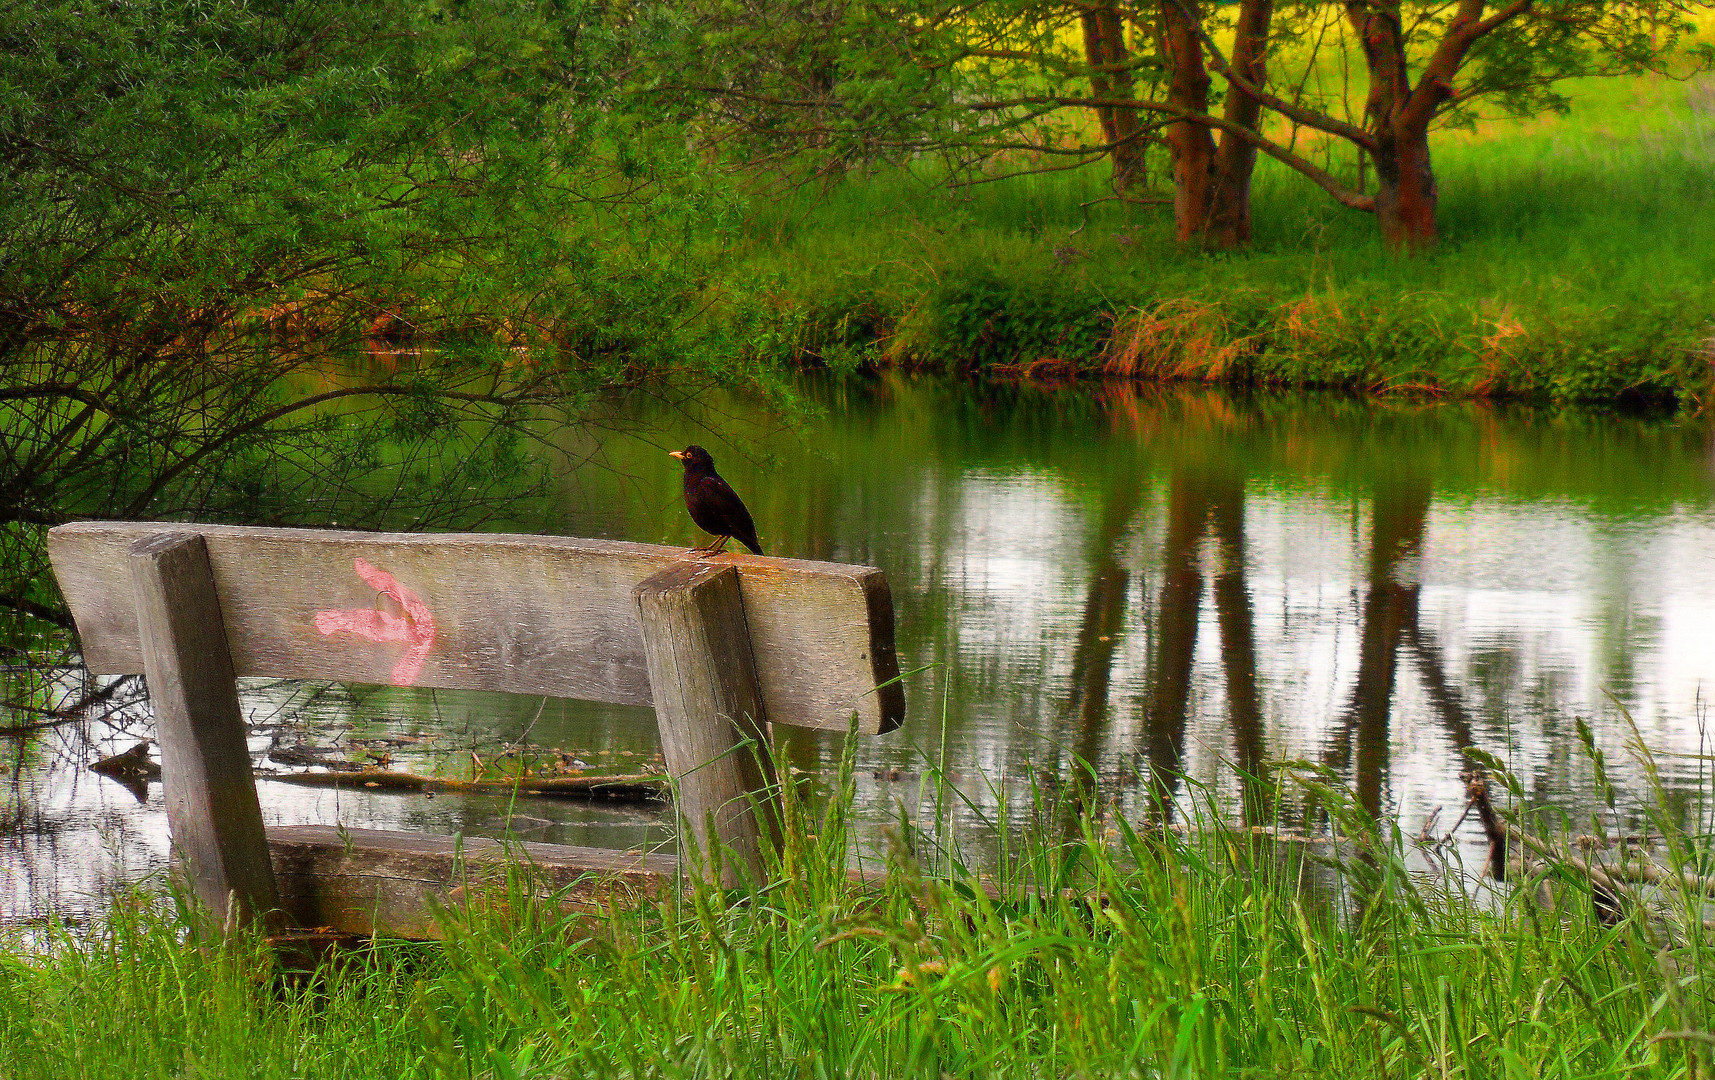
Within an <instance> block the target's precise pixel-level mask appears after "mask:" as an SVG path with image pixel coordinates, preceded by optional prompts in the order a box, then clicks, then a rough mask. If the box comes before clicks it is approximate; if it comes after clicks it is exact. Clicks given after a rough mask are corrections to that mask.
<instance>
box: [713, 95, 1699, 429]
mask: <svg viewBox="0 0 1715 1080" xmlns="http://www.w3.org/2000/svg"><path fill="white" fill-rule="evenodd" d="M1568 92H1569V96H1570V98H1571V99H1572V106H1571V110H1570V112H1569V113H1567V114H1566V115H1547V116H1542V117H1538V118H1535V119H1532V120H1529V121H1504V120H1502V121H1493V122H1484V123H1480V124H1479V125H1478V126H1477V127H1476V128H1475V129H1473V130H1468V131H1466V130H1459V131H1448V132H1444V133H1442V134H1441V135H1439V136H1437V138H1436V141H1435V143H1434V148H1435V154H1436V159H1435V164H1436V170H1437V176H1438V180H1439V184H1440V192H1441V220H1442V224H1443V230H1444V239H1443V241H1442V243H1441V245H1440V247H1439V248H1438V250H1436V251H1434V252H1432V253H1429V254H1425V255H1418V256H1415V257H1399V256H1396V255H1393V254H1390V253H1389V252H1387V251H1386V250H1384V248H1383V247H1382V244H1381V242H1380V240H1379V238H1378V237H1377V235H1376V229H1375V223H1374V221H1373V220H1372V219H1371V218H1370V216H1369V215H1366V214H1361V213H1357V212H1354V211H1350V210H1347V209H1344V208H1342V207H1340V206H1338V205H1337V204H1335V203H1334V202H1333V201H1332V200H1330V199H1329V198H1328V197H1327V196H1326V195H1324V194H1323V193H1322V192H1321V191H1319V190H1317V189H1316V188H1314V187H1313V186H1312V185H1311V184H1310V183H1309V182H1308V181H1305V180H1303V179H1302V178H1300V177H1299V176H1298V175H1297V174H1295V173H1292V172H1290V171H1288V170H1287V169H1285V168H1284V167H1281V166H1279V165H1277V164H1276V163H1274V162H1273V161H1271V160H1270V159H1268V158H1266V157H1265V158H1263V160H1262V162H1261V165H1260V166H1259V170H1258V174H1257V178H1256V182H1255V191H1254V207H1255V212H1254V218H1255V222H1256V235H1255V242H1254V244H1253V247H1252V248H1251V249H1250V250H1247V251H1243V252H1239V253H1233V252H1206V253H1205V252H1197V251H1189V252H1188V251H1186V250H1184V249H1183V248H1182V247H1180V246H1179V245H1177V244H1176V243H1175V242H1174V240H1173V237H1172V222H1171V214H1170V208H1168V207H1163V206H1160V205H1146V206H1131V205H1124V206H1122V205H1120V204H1117V203H1115V202H1113V201H1112V200H1107V201H1102V200H1104V196H1106V195H1107V194H1108V189H1107V186H1106V166H1105V165H1097V166H1092V167H1090V168H1086V169H1083V170H1079V171H1076V172H1069V173H1048V174H1041V175H1027V176H1018V177H1015V178H1012V179H1008V180H1002V181H997V182H992V183H986V184H980V185H976V186H970V187H962V188H961V187H953V188H949V187H947V186H946V185H945V184H944V183H941V182H939V179H938V178H937V177H936V176H933V175H931V174H930V173H929V172H928V171H925V172H924V173H923V174H921V175H919V174H914V173H910V172H900V171H891V172H881V173H878V174H874V175H868V176H863V177H855V178H851V179H848V180H846V181H844V182H842V183H839V184H837V185H833V186H831V187H827V188H823V189H819V190H816V191H814V192H799V193H797V194H796V195H794V196H793V197H791V198H788V199H785V200H782V201H779V202H769V201H766V200H761V199H758V200H757V205H756V206H754V207H752V208H751V209H750V216H749V218H748V221H747V224H745V225H744V226H743V227H742V228H741V229H740V230H738V231H739V234H740V237H741V242H740V243H738V244H737V245H736V248H737V252H738V253H737V255H736V256H734V258H735V260H736V265H735V266H734V268H733V269H732V270H731V271H730V272H728V273H726V274H723V275H722V276H723V279H724V282H723V286H722V287H723V289H726V290H730V295H731V297H732V300H733V304H732V308H733V310H734V311H735V312H736V313H737V314H736V318H735V323H736V328H737V331H738V333H739V334H740V335H741V339H742V341H743V342H744V344H745V345H746V347H747V348H749V349H750V350H752V351H753V352H754V353H756V354H757V355H759V356H767V357H769V358H771V359H788V360H810V361H812V362H825V363H828V364H830V365H833V366H851V365H861V364H866V363H871V364H873V363H881V364H900V365H907V366H913V367H927V368H936V369H948V370H962V371H973V372H982V373H987V374H996V375H1001V376H1014V375H1019V374H1035V375H1039V376H1043V375H1046V376H1063V375H1066V374H1070V373H1085V374H1088V373H1099V372H1106V373H1110V374H1123V375H1134V376H1143V377H1163V378H1186V379H1201V380H1209V381H1215V382H1233V383H1256V384H1266V385H1276V386H1293V387H1334V388H1341V389H1349V390H1361V391H1367V392H1410V393H1416V394H1423V395H1431V396H1434V395H1450V396H1475V397H1512V398H1520V399H1526V400H1534V401H1544V402H1547V401H1553V402H1584V403H1603V404H1615V403H1619V404H1626V403H1631V404H1654V405H1662V404H1678V405H1680V406H1682V407H1686V408H1692V409H1695V408H1698V407H1700V406H1701V404H1702V403H1703V401H1704V400H1705V397H1706V395H1707V391H1708V381H1709V369H1710V362H1711V355H1712V354H1711V348H1712V346H1711V344H1710V341H1711V339H1712V338H1715V323H1712V322H1711V320H1712V318H1715V183H1712V179H1715V83H1711V82H1710V81H1709V79H1708V78H1707V77H1703V78H1699V79H1693V80H1690V81H1679V80H1673V79H1666V78H1660V77H1644V78H1638V79H1627V80H1586V81H1584V82H1581V83H1577V84H1574V85H1572V86H1571V87H1570V88H1569V91H1568ZM1155 179H1156V180H1157V181H1158V182H1160V181H1162V178H1161V177H1159V176H1157V177H1155ZM1158 186H1161V187H1163V189H1164V190H1165V189H1166V188H1167V187H1169V186H1170V185H1166V184H1165V183H1158Z"/></svg>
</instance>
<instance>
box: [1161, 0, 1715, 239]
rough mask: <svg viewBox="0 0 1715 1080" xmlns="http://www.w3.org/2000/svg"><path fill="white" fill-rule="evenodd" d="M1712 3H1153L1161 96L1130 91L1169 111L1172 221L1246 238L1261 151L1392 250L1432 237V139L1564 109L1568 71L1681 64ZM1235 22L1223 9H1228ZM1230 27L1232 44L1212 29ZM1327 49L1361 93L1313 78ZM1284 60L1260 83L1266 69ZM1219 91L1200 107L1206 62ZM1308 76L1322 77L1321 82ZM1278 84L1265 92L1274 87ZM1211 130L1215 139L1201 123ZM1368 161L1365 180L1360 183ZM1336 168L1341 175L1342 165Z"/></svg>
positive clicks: (1195, 231)
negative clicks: (1301, 138) (1311, 141)
mask: <svg viewBox="0 0 1715 1080" xmlns="http://www.w3.org/2000/svg"><path fill="white" fill-rule="evenodd" d="M1710 6H1711V5H1709V4H1707V3H1703V2H1686V0H1645V2H1642V3H1622V2H1612V0H1560V2H1547V3H1545V2H1539V0H1507V2H1505V3H1502V4H1491V3H1489V2H1487V0H1456V2H1444V0H1425V2H1401V0H1347V2H1345V3H1343V4H1342V5H1340V6H1339V7H1337V8H1336V7H1333V6H1331V5H1325V4H1321V3H1300V4H1293V5H1282V6H1281V7H1280V8H1279V9H1278V10H1276V8H1275V6H1274V5H1273V4H1272V3H1271V2H1270V0H1241V2H1240V3H1238V4H1237V5H1235V7H1234V10H1235V12H1236V14H1234V15H1231V16H1229V14H1228V13H1227V12H1226V11H1222V10H1217V9H1206V8H1203V7H1201V6H1200V5H1199V3H1198V0H1161V9H1160V24H1159V25H1160V32H1161V35H1162V39H1163V42H1164V44H1165V48H1164V50H1163V61H1164V63H1165V65H1166V66H1167V68H1168V70H1169V71H1170V72H1171V78H1170V79H1169V80H1168V82H1167V93H1166V97H1165V100H1164V102H1162V103H1160V104H1159V105H1157V104H1156V103H1147V104H1139V105H1138V106H1137V108H1139V109H1159V110H1160V111H1163V112H1165V113H1166V114H1168V115H1171V116H1174V117H1176V118H1178V122H1177V123H1175V124H1174V126H1173V127H1172V128H1171V129H1170V131H1171V134H1170V136H1169V143H1170V145H1171V147H1172V151H1173V156H1174V175H1175V180H1176V187H1177V193H1176V194H1177V197H1176V202H1175V206H1176V209H1177V212H1178V213H1177V217H1178V225H1179V234H1180V236H1181V238H1184V239H1188V238H1191V237H1194V236H1197V235H1199V234H1202V235H1206V236H1207V237H1208V239H1209V240H1210V241H1212V242H1213V243H1215V244H1217V245H1221V246H1231V245H1235V244H1239V243H1243V242H1244V241H1245V240H1247V239H1248V238H1249V191H1250V176H1251V170H1252V167H1253V164H1254V161H1255V157H1256V153H1257V152H1258V151H1260V152H1262V153H1265V154H1268V155H1269V156H1271V157H1273V158H1275V159H1276V160H1278V161H1280V162H1281V163H1283V164H1285V165H1286V166H1287V167H1289V168H1291V169H1294V170H1295V171H1297V172H1299V173H1300V174H1302V175H1303V176H1305V177H1307V178H1308V179H1310V180H1311V181H1312V182H1313V183H1315V184H1317V185H1318V186H1319V187H1321V188H1322V189H1323V190H1325V191H1326V192H1327V193H1328V194H1329V195H1331V196H1332V197H1333V198H1334V199H1336V200H1337V201H1338V202H1340V203H1341V204H1342V205H1345V206H1348V207H1351V208H1352V209H1355V210H1361V211H1366V212H1370V213H1374V214H1375V215H1376V218H1377V222H1378V224H1379V226H1380V229H1381V233H1382V237H1383V239H1384V240H1385V241H1386V242H1387V243H1388V245H1389V246H1390V247H1393V248H1396V249H1409V248H1417V247H1423V246H1426V245H1430V244H1433V243H1434V242H1435V240H1436V238H1437V225H1436V203H1437V190H1436V183H1435V176H1434V169H1433V167H1432V163H1431V155H1430V146H1429V136H1430V133H1431V132H1432V131H1434V130H1435V129H1436V128H1437V127H1440V126H1448V125H1461V124H1470V123H1472V122H1474V121H1475V120H1476V119H1477V118H1478V117H1479V116H1482V115H1499V116H1511V117H1524V116H1533V115H1538V114H1541V113H1543V112H1548V111H1564V110H1566V109H1567V108H1568V107H1569V104H1570V102H1569V100H1568V99H1567V98H1566V97H1565V96H1564V95H1563V94H1561V93H1559V92H1558V91H1557V89H1556V87H1557V85H1558V84H1560V83H1562V82H1564V81H1565V80H1567V79H1570V78H1575V77H1590V76H1615V75H1631V74H1637V73H1640V72H1645V71H1655V72H1664V73H1665V72H1669V71H1672V70H1675V69H1676V68H1677V69H1678V70H1681V71H1683V70H1684V67H1685V65H1686V64H1687V63H1691V64H1694V65H1696V64H1701V63H1704V62H1707V60H1708V59H1709V56H1710V52H1709V49H1708V48H1707V47H1704V46H1696V45H1691V46H1690V47H1685V46H1686V41H1687V38H1688V37H1689V36H1690V35H1693V34H1694V33H1695V29H1696V27H1695V23H1694V22H1693V20H1692V15H1693V14H1694V13H1695V12H1696V11H1699V10H1708V9H1709V8H1710ZM1229 19H1230V20H1231V21H1230V22H1229V21H1228V20H1229ZM1228 30H1230V31H1231V35H1232V38H1233V45H1232V46H1231V49H1230V51H1229V50H1223V48H1222V47H1221V46H1220V44H1219V42H1218V39H1219V37H1220V36H1222V35H1223V34H1224V33H1225V32H1227V31H1228ZM1330 56H1331V57H1332V58H1333V59H1334V60H1336V61H1339V62H1342V63H1343V62H1344V61H1345V60H1346V59H1348V58H1349V57H1352V56H1356V57H1358V58H1360V60H1361V63H1362V78H1363V80H1364V83H1365V85H1364V87H1363V105H1362V108H1361V110H1357V111H1354V110H1353V109H1352V108H1351V106H1350V102H1349V99H1348V98H1347V96H1346V95H1347V92H1348V90H1349V89H1350V84H1349V82H1347V81H1345V80H1342V81H1341V82H1339V83H1337V84H1335V83H1329V82H1324V81H1323V80H1322V79H1320V78H1319V77H1318V76H1319V75H1321V74H1322V70H1321V66H1322V65H1324V64H1325V63H1326V62H1327V61H1328V60H1329V58H1330ZM1271 61H1273V64H1274V66H1282V63H1283V62H1284V61H1291V65H1290V67H1291V70H1289V71H1288V72H1287V73H1286V77H1285V78H1282V79H1278V80H1276V81H1274V82H1272V83H1271V81H1270V79H1269V78H1268V69H1269V67H1270V66H1271V63H1270V62H1271ZM1211 69H1212V70H1213V72H1214V73H1215V74H1216V75H1219V76H1220V78H1221V79H1222V80H1223V82H1224V84H1225V88H1226V93H1225V108H1224V109H1223V111H1222V113H1221V114H1219V115H1217V114H1216V113H1215V112H1214V111H1213V109H1212V108H1211V106H1210V102H1209V97H1210V94H1209V91H1208V85H1209V82H1210V77H1209V72H1210V70H1211ZM1319 84H1320V85H1319ZM1277 86H1279V87H1281V89H1276V88H1275V87H1277ZM1304 129H1308V130H1309V131H1311V132H1313V133H1315V134H1316V135H1317V136H1319V137H1321V138H1323V139H1326V140H1330V141H1332V142H1334V143H1340V142H1343V143H1345V144H1346V145H1348V146H1350V147H1351V148H1352V149H1353V150H1355V151H1356V153H1357V154H1358V155H1361V157H1360V158H1359V159H1358V160H1357V161H1356V162H1354V164H1356V166H1357V167H1356V168H1355V169H1354V168H1350V167H1348V168H1346V169H1344V170H1342V169H1340V168H1339V166H1338V165H1336V164H1333V155H1332V154H1328V155H1325V156H1324V161H1323V162H1322V163H1317V162H1316V161H1315V160H1313V155H1312V154H1310V153H1307V152H1305V151H1304V150H1302V149H1300V148H1299V147H1298V146H1297V145H1296V141H1297V136H1298V135H1299V133H1300V132H1301V131H1302V130H1304ZM1213 131H1218V132H1219V133H1220V136H1221V144H1220V147H1219V151H1218V152H1217V150H1216V148H1215V146H1214V145H1213V137H1212V135H1211V134H1210V132H1213ZM1371 171H1373V175H1374V178H1375V187H1374V190H1373V191H1372V190H1369V188H1368V185H1367V184H1366V182H1365V178H1366V174H1367V173H1369V172H1371ZM1342 172H1343V173H1344V175H1342Z"/></svg>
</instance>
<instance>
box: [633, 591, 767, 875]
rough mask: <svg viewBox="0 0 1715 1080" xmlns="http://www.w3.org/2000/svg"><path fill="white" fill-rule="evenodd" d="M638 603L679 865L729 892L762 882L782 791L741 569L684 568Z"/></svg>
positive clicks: (643, 593)
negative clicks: (690, 866) (692, 867)
mask: <svg viewBox="0 0 1715 1080" xmlns="http://www.w3.org/2000/svg"><path fill="white" fill-rule="evenodd" d="M635 595H636V597H637V612H638V618H639V620H640V621H641V623H642V625H643V648H644V652H645V653H646V654H647V656H648V660H649V684H650V686H652V687H653V688H654V696H655V719H656V722H657V723H658V724H659V725H660V728H661V752H662V756H663V757H664V758H665V759H666V761H667V771H668V772H669V773H670V774H672V777H673V782H674V787H675V789H676V790H675V807H676V809H677V810H678V815H679V835H680V837H681V838H682V839H683V840H684V841H686V843H685V844H683V845H681V851H680V860H681V861H682V862H685V861H688V860H690V859H692V858H694V859H695V862H696V864H697V865H698V866H700V867H702V868H703V870H704V873H705V874H706V876H707V877H708V879H709V880H711V881H714V880H718V881H719V882H720V884H722V885H725V886H728V887H732V886H735V885H738V884H740V883H741V879H742V877H743V876H745V875H748V876H749V878H750V880H752V881H754V882H756V883H758V884H761V883H763V882H765V881H766V880H767V869H768V868H767V863H766V860H765V858H764V856H763V851H762V847H763V845H764V844H774V843H777V842H778V841H779V806H778V795H779V792H778V787H777V784H776V781H775V777H774V761H773V757H772V756H771V753H770V749H769V743H768V728H767V716H766V714H765V712H764V711H763V704H762V692H761V690H760V688H759V687H758V686H757V681H756V666H755V662H754V661H753V660H752V659H751V647H750V631H749V630H748V628H747V627H746V626H745V616H744V601H743V600H742V599H741V598H740V596H739V584H738V571H736V570H734V569H733V568H732V567H730V566H722V565H719V564H716V563H684V564H681V565H679V566H675V567H672V568H670V569H667V570H663V571H661V572H660V573H659V574H656V575H655V576H654V577H651V578H649V579H648V580H647V581H644V582H642V583H641V584H639V585H638V586H637V589H636V593H635ZM717 845H718V849H719V850H718V851H717ZM693 846H694V850H693ZM717 868H718V870H719V872H718V873H716V870H717Z"/></svg>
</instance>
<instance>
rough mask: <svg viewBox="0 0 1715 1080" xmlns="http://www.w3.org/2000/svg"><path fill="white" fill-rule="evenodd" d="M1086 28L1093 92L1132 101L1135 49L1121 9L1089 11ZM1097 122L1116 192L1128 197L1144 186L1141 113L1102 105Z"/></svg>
mask: <svg viewBox="0 0 1715 1080" xmlns="http://www.w3.org/2000/svg"><path fill="white" fill-rule="evenodd" d="M1081 21H1082V23H1083V27H1084V59H1085V60H1086V61H1087V62H1088V63H1089V65H1090V92H1091V94H1092V95H1093V96H1095V97H1096V98H1097V99H1098V100H1102V101H1130V100H1131V99H1132V97H1133V96H1134V95H1135V93H1136V91H1135V90H1134V89H1133V84H1132V77H1131V72H1130V71H1129V70H1127V69H1126V66H1125V65H1126V64H1127V63H1129V62H1130V60H1131V50H1130V49H1128V48H1127V47H1126V43H1125V23H1124V22H1123V21H1122V20H1121V18H1120V13H1119V10H1118V9H1117V8H1112V7H1096V8H1087V9H1085V11H1084V13H1083V15H1082V16H1081ZM1096 119H1097V121H1098V122H1099V123H1100V124H1101V127H1102V141H1103V142H1105V143H1107V144H1108V147H1109V149H1108V157H1109V158H1110V159H1111V160H1112V161H1113V168H1114V191H1116V192H1117V193H1119V194H1120V195H1122V196H1123V195H1125V194H1127V193H1128V192H1130V191H1133V190H1135V189H1136V188H1139V187H1142V186H1143V183H1144V179H1145V176H1144V168H1143V150H1144V146H1143V138H1142V134H1141V129H1140V126H1139V124H1138V120H1137V110H1135V109H1125V108H1115V107H1113V106H1107V105H1104V106H1100V107H1098V108H1097V109H1096Z"/></svg>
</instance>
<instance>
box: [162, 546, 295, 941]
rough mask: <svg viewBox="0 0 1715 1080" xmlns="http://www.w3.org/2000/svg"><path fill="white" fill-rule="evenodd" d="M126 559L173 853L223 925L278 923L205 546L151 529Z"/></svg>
mask: <svg viewBox="0 0 1715 1080" xmlns="http://www.w3.org/2000/svg"><path fill="white" fill-rule="evenodd" d="M130 562H131V585H132V588H133V590H134V591H135V593H136V597H137V624H138V631H139V636H140V637H141V639H142V645H143V669H144V676H145V678H146V679H147V680H148V685H149V700H150V702H151V703H152V704H153V706H154V711H155V725H156V738H157V740H158V741H159V743H160V745H161V783H162V786H163V787H164V789H165V793H166V801H167V828H168V830H169V831H170V832H171V833H172V838H173V848H174V851H175V853H176V855H177V856H178V858H179V859H180V860H181V864H182V865H183V867H184V869H185V871H186V872H187V874H188V877H189V878H190V881H191V885H192V890H193V891H194V892H195V894H196V897H197V899H198V900H199V901H201V902H202V904H203V905H205V906H206V907H207V908H208V909H209V911H211V912H212V913H213V914H214V915H215V916H217V917H218V918H219V919H221V920H222V922H223V923H224V924H225V925H228V926H230V925H234V924H238V923H249V924H257V923H260V925H261V927H262V928H264V929H268V930H277V929H279V922H280V901H279V894H278V891H277V889H276V887H275V883H274V868H273V866H272V864H271V863H270V862H269V858H268V840H267V837H266V836H265V835H264V833H263V831H262V808H261V805H260V804H259V803H258V802H257V799H256V781H255V779H254V778H253V777H252V776H251V774H250V752H249V750H248V748H247V747H246V745H245V733H244V718H243V716H242V715H241V714H240V713H239V711H238V684H237V682H236V681H235V679H234V677H233V667H232V656H231V653H230V652H228V650H227V643H226V627H225V624H224V623H223V622H222V621H221V616H220V599H219V598H218V597H217V596H216V595H215V591H214V574H213V572H212V571H211V570H210V568H209V562H208V548H207V546H206V545H205V544H204V543H203V538H202V537H201V536H198V535H197V534H195V533H172V532H169V533H158V534H156V535H154V536H150V537H146V538H144V539H142V540H138V541H137V542H136V543H134V544H133V545H132V546H131V551H130Z"/></svg>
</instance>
